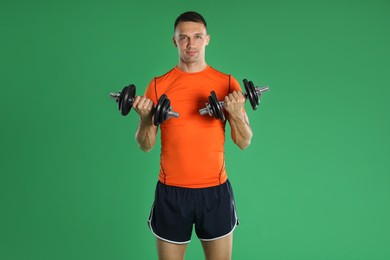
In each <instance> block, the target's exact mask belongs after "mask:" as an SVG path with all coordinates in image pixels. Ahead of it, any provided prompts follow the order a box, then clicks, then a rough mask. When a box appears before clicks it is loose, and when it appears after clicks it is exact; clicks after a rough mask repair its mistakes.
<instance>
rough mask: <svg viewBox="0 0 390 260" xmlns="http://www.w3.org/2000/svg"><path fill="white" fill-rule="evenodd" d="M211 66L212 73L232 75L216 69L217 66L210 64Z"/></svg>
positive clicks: (225, 75)
mask: <svg viewBox="0 0 390 260" xmlns="http://www.w3.org/2000/svg"><path fill="white" fill-rule="evenodd" d="M209 68H210V72H211V73H215V74H217V75H220V76H224V77H230V76H231V74H228V73H225V72H222V71H220V70H219V69H216V68H214V67H212V66H209Z"/></svg>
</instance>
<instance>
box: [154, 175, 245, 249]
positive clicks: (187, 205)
mask: <svg viewBox="0 0 390 260" xmlns="http://www.w3.org/2000/svg"><path fill="white" fill-rule="evenodd" d="M238 224H239V223H238V218H237V214H236V206H235V203H234V196H233V190H232V187H231V185H230V182H229V180H227V181H226V182H225V183H223V184H221V185H218V186H214V187H209V188H196V189H192V188H182V187H175V186H168V185H165V184H163V183H161V182H158V183H157V187H156V194H155V199H154V203H153V206H152V209H151V211H150V215H149V219H148V225H149V228H150V230H151V231H152V232H153V234H154V235H155V236H156V237H157V238H159V239H161V240H164V241H167V242H170V243H175V244H186V243H189V242H190V241H191V235H192V228H193V226H195V232H196V235H197V236H198V238H199V239H200V240H202V241H211V240H216V239H218V238H222V237H225V236H227V235H229V234H230V233H232V232H233V230H234V229H235V228H236V226H237V225H238Z"/></svg>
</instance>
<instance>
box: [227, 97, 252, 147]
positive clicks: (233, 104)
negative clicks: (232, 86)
mask: <svg viewBox="0 0 390 260" xmlns="http://www.w3.org/2000/svg"><path fill="white" fill-rule="evenodd" d="M244 104H245V97H244V95H243V94H242V92H240V91H233V92H232V93H230V94H229V95H228V96H226V97H225V100H224V109H225V111H226V112H227V113H228V116H227V119H228V121H229V124H230V127H231V137H232V140H233V142H234V143H235V144H236V145H237V146H238V147H240V149H242V150H244V149H245V148H247V147H248V146H249V145H250V143H251V139H252V135H253V134H252V129H251V127H250V125H249V119H248V115H247V114H246V112H245V111H244V109H243V108H244Z"/></svg>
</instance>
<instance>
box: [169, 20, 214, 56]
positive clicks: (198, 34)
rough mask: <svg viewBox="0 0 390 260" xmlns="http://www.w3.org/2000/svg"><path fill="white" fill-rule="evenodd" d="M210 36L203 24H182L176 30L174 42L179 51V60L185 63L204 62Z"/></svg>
mask: <svg viewBox="0 0 390 260" xmlns="http://www.w3.org/2000/svg"><path fill="white" fill-rule="evenodd" d="M209 41H210V36H209V35H207V31H206V27H205V26H204V25H203V24H202V23H196V22H180V23H179V24H178V25H177V27H176V30H175V35H174V36H173V42H174V44H175V46H176V47H177V49H178V52H179V58H180V60H181V61H182V62H184V63H196V62H199V61H200V62H203V61H204V60H205V51H206V46H207V45H208V44H209Z"/></svg>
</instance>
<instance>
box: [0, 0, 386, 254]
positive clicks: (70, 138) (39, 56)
mask: <svg viewBox="0 0 390 260" xmlns="http://www.w3.org/2000/svg"><path fill="white" fill-rule="evenodd" d="M187 10H195V11H198V12H200V13H202V14H203V15H204V17H205V18H206V20H207V22H208V24H209V27H208V28H209V33H210V34H211V42H210V45H209V46H208V47H207V62H208V63H209V64H210V65H212V66H213V67H215V68H217V69H219V70H221V71H224V72H226V73H231V74H233V75H234V76H235V77H236V78H237V79H238V80H239V81H240V82H241V80H242V79H243V78H248V79H250V80H252V81H254V82H255V83H256V84H258V85H265V84H267V85H269V87H270V92H268V93H266V94H264V96H263V98H262V104H261V106H260V108H259V109H258V110H257V111H252V110H251V109H250V106H249V105H248V104H247V111H248V114H249V117H250V121H251V125H252V129H253V132H254V136H253V139H252V144H251V146H250V147H249V148H248V149H247V150H245V151H241V150H239V149H238V148H237V147H235V146H234V144H233V142H232V141H231V140H230V138H227V139H226V140H227V141H226V160H227V167H228V171H229V177H230V179H231V181H232V184H233V187H234V190H235V196H236V201H237V207H238V213H239V218H240V221H241V225H240V227H239V228H237V230H236V232H235V235H234V236H235V242H234V249H233V251H234V252H233V258H234V259H264V260H277V259H280V260H295V259H296V260H305V259H307V260H322V259H324V260H325V259H327V260H349V259H351V260H352V259H353V260H357V259H367V260H374V259H380V260H385V259H390V249H389V245H390V237H389V236H390V235H389V234H390V221H389V220H390V205H389V204H390V185H389V184H390V177H389V173H390V167H389V166H390V163H389V155H390V138H389V132H390V120H389V112H390V104H389V101H388V99H389V98H388V97H389V94H390V88H389V87H390V86H389V85H390V84H389V82H390V48H389V46H390V30H389V28H390V2H389V1H385V0H383V1H380V0H367V1H342V0H339V1H287V0H286V1H271V0H269V1H244V0H241V1H221V0H218V1H183V0H182V1H178V0H176V1H174V0H168V1H146V0H145V1H124V0H123V1H101V0H95V1H92V0H88V1H27V0H21V1H11V0H2V1H1V4H0V26H1V39H0V44H1V48H0V62H1V67H0V73H1V77H0V86H1V102H0V104H1V109H0V113H1V135H0V138H1V157H0V158H1V164H0V170H1V179H0V207H1V208H0V209H1V212H0V259H4V260H16V259H18V260H22V259H29V260H30V259H33V260H46V259H47V260H53V259H67V260H70V259H72V260H78V259H83V260H85V259H94V260H100V259H110V260H120V259H156V250H155V242H154V241H155V239H154V237H153V235H152V234H151V233H150V232H149V230H148V228H147V225H146V220H147V216H148V214H149V210H150V206H151V204H152V202H153V195H154V188H155V184H156V181H157V172H158V167H159V150H160V146H159V144H158V145H156V147H155V148H154V149H153V150H152V151H151V152H150V153H148V154H145V153H143V152H141V151H140V150H139V149H138V147H137V144H136V142H135V140H134V134H135V130H136V127H137V123H138V116H137V115H136V114H135V113H134V111H132V112H131V114H130V115H129V116H128V117H122V116H120V114H119V111H117V109H116V107H115V102H114V101H113V100H111V99H109V98H108V94H109V92H111V91H119V90H120V89H122V87H124V86H125V85H127V84H129V83H134V84H136V85H137V87H138V94H142V93H143V91H144V90H145V87H146V85H147V84H148V82H149V81H150V80H151V79H152V77H154V76H157V75H161V74H163V73H165V72H166V71H168V70H169V69H171V68H172V67H173V66H175V65H176V63H177V50H176V49H175V48H174V46H173V44H172V42H171V37H172V34H173V22H174V19H175V18H176V17H177V15H179V14H180V13H181V12H184V11H187ZM177 120H178V119H177ZM227 132H229V128H228V127H227ZM202 257H203V253H202V250H201V246H200V243H199V241H198V240H197V239H196V236H195V235H194V236H193V241H192V243H191V244H190V245H189V247H188V251H187V258H186V259H202Z"/></svg>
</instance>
